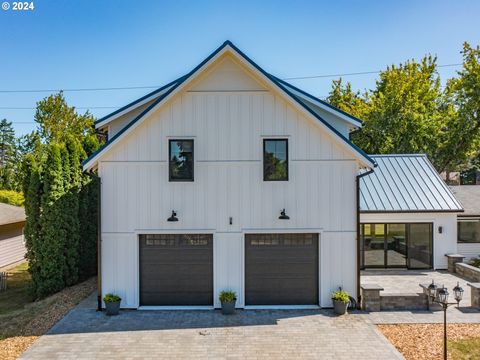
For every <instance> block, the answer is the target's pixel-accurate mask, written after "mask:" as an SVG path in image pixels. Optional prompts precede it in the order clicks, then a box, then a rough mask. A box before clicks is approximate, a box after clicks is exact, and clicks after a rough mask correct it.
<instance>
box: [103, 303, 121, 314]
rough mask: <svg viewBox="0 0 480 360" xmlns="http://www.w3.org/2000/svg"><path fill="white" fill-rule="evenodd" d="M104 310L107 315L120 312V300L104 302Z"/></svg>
mask: <svg viewBox="0 0 480 360" xmlns="http://www.w3.org/2000/svg"><path fill="white" fill-rule="evenodd" d="M105 311H106V313H107V315H108V316H112V315H118V313H119V312H120V301H114V302H107V303H105Z"/></svg>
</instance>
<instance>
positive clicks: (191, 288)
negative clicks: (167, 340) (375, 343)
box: [84, 41, 456, 309]
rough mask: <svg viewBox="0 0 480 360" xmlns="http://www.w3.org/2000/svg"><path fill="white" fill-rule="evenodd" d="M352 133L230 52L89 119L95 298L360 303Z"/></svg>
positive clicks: (134, 303) (207, 303) (362, 165)
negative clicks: (101, 140)
mask: <svg viewBox="0 0 480 360" xmlns="http://www.w3.org/2000/svg"><path fill="white" fill-rule="evenodd" d="M361 125H362V123H361V121H360V120H358V119H356V118H354V117H352V116H350V115H348V114H346V113H344V112H342V111H340V110H338V109H336V108H334V107H332V106H330V105H329V104H327V103H325V102H323V101H321V100H319V99H317V98H315V97H313V96H311V95H309V94H307V93H305V92H303V91H301V90H299V89H297V88H295V87H293V86H291V85H289V84H288V83H286V82H284V81H282V80H280V79H278V78H276V77H274V76H273V75H271V74H269V73H267V72H265V71H264V70H263V69H262V68H260V67H259V66H258V65H257V64H255V63H254V62H253V61H252V60H251V59H249V58H248V57H247V56H246V55H245V54H243V53H242V52H241V51H240V50H239V49H238V48H236V47H235V46H234V45H233V44H232V43H231V42H228V41H227V42H225V43H224V44H223V45H222V46H220V47H219V48H218V49H217V50H215V51H214V52H213V53H212V54H211V55H210V56H208V57H207V58H206V59H205V60H204V61H202V62H201V63H200V64H199V65H198V66H197V67H196V68H195V69H193V70H192V71H190V72H189V73H188V74H187V75H185V76H182V77H181V78H179V79H177V80H175V81H173V82H171V83H169V84H167V85H166V86H164V87H162V88H160V89H158V90H156V91H154V92H152V93H150V94H148V95H146V96H145V97H143V98H141V99H138V100H137V101H135V102H133V103H131V104H128V105H126V106H124V107H123V108H121V109H119V110H117V111H115V112H114V113H112V114H110V115H108V116H106V117H105V118H103V119H100V120H99V121H97V123H96V128H97V129H99V130H103V131H105V132H107V133H108V141H107V143H106V144H105V145H104V146H103V147H102V148H101V149H100V150H99V151H98V152H97V153H95V154H93V155H92V156H91V157H90V158H89V159H87V160H86V161H85V162H84V169H85V170H86V171H91V170H95V171H97V172H98V175H99V176H100V178H101V236H100V244H101V246H100V251H99V253H100V255H99V262H100V283H101V286H100V292H101V294H105V293H107V292H114V293H116V294H118V295H120V296H121V297H122V307H124V308H141V309H143V308H159V307H162V308H165V307H167V308H177V307H184V306H190V307H196V308H199V307H201V308H213V307H219V306H220V303H219V300H218V295H219V293H220V291H222V290H234V291H236V292H237V295H238V300H237V306H238V307H241V308H243V307H245V308H249V307H250V308H253V307H266V306H276V307H282V306H289V307H290V306H297V307H328V306H331V293H332V291H335V290H337V289H338V288H339V287H342V288H343V289H345V290H347V291H348V292H349V293H350V294H351V295H352V296H353V297H355V298H356V297H358V295H359V294H358V289H359V269H360V267H361V266H362V264H361V262H363V261H362V259H363V257H364V256H363V255H362V256H361V254H363V253H364V252H363V253H361V251H360V246H361V242H360V241H359V240H358V241H357V239H359V234H360V230H362V231H363V232H364V233H365V231H366V229H364V226H363V225H362V227H360V226H359V222H360V221H359V220H360V218H359V216H360V215H359V211H358V210H359V208H358V205H359V201H358V199H359V198H360V192H359V191H358V186H357V183H359V181H357V180H358V179H359V178H358V176H359V174H363V175H364V176H368V175H367V174H368V173H369V172H371V170H372V169H373V168H374V167H375V165H376V163H375V160H374V159H373V158H371V157H369V156H368V155H367V154H365V153H364V152H363V151H362V150H360V149H359V148H357V147H356V146H355V145H353V144H352V143H351V142H350V141H349V132H350V131H351V130H353V129H357V128H359V127H361ZM363 197H364V196H363V195H362V198H363ZM379 220H382V221H383V220H384V219H377V218H375V219H373V218H372V219H371V221H376V222H378V221H379ZM452 231H453V230H452ZM455 231H456V230H455ZM400 235H401V234H400ZM400 235H398V234H397V237H399V236H400ZM376 236H377V238H378V235H376ZM364 237H365V236H364ZM377 238H375V239H373V240H375V242H373V240H372V239H370V238H369V240H368V241H369V242H368V246H370V247H372V248H373V250H372V251H371V252H368V253H367V255H368V256H370V255H371V254H374V256H383V255H382V254H383V253H380V252H379V251H380V250H378V249H377V248H379V247H378V246H377V245H375V247H373V245H370V244H377V243H379V241H378V239H377ZM399 239H400V238H399ZM397 242H398V244H397V245H398V249H400V248H401V246H403V245H402V244H403V242H405V240H402V239H400V240H398V241H397ZM382 249H383V248H382ZM399 251H401V250H399ZM378 254H380V255H378ZM372 256H373V255H372ZM399 256H401V255H399ZM370 257H371V256H370ZM367 265H368V264H367Z"/></svg>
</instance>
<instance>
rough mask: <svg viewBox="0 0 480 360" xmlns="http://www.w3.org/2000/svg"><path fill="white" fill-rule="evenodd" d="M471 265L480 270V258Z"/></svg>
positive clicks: (473, 260)
mask: <svg viewBox="0 0 480 360" xmlns="http://www.w3.org/2000/svg"><path fill="white" fill-rule="evenodd" d="M470 265H472V266H476V267H478V268H480V256H479V257H477V258H475V259H472V261H470Z"/></svg>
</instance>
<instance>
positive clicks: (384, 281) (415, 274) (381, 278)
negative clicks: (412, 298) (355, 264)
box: [360, 269, 471, 307]
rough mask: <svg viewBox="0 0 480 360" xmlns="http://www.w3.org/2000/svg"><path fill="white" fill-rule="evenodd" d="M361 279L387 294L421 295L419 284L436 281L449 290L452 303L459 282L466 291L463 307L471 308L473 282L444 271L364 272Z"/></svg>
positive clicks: (363, 282) (438, 284)
mask: <svg viewBox="0 0 480 360" xmlns="http://www.w3.org/2000/svg"><path fill="white" fill-rule="evenodd" d="M360 279H361V283H362V284H378V285H380V286H382V287H383V289H384V292H386V293H420V292H422V289H421V288H420V286H418V284H430V283H431V282H432V280H434V281H435V284H437V286H439V287H441V286H442V285H445V287H447V288H448V291H449V293H450V300H451V301H454V299H453V288H454V286H455V285H457V282H458V283H459V284H460V286H461V287H462V288H463V290H464V291H465V293H464V294H463V300H462V302H461V306H463V307H468V306H470V286H467V283H469V282H471V281H468V280H466V279H464V278H462V277H460V276H458V275H457V274H452V273H449V272H448V271H444V270H393V269H391V270H363V271H362V272H361V278H360ZM381 293H382V292H380V294H381Z"/></svg>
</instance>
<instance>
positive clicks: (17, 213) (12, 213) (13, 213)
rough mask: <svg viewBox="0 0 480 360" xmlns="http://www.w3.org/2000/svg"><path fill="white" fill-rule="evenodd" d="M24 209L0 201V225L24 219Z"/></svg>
mask: <svg viewBox="0 0 480 360" xmlns="http://www.w3.org/2000/svg"><path fill="white" fill-rule="evenodd" d="M25 219H26V217H25V209H24V208H22V207H19V206H13V205H8V204H4V203H0V225H6V224H14V223H18V222H22V221H25Z"/></svg>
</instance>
